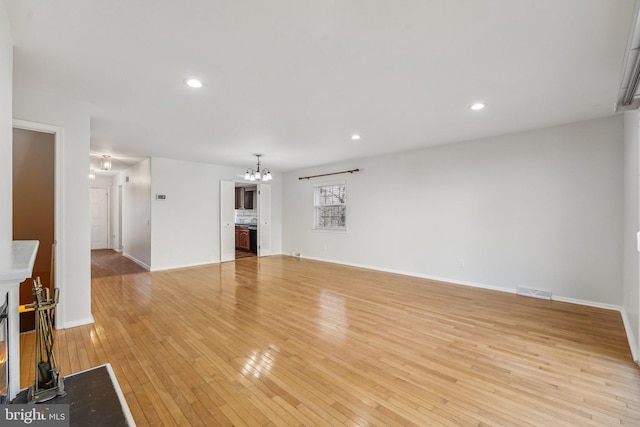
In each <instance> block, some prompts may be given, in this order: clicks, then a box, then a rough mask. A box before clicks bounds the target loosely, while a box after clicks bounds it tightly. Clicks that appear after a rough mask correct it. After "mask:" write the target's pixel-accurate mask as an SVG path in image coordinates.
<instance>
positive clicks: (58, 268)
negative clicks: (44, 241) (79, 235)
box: [12, 119, 66, 329]
mask: <svg viewBox="0 0 640 427" xmlns="http://www.w3.org/2000/svg"><path fill="white" fill-rule="evenodd" d="M12 127H13V128H17V129H24V130H30V131H34V132H41V133H49V134H53V136H54V144H55V160H54V181H55V182H54V190H53V191H54V195H53V197H54V212H53V221H54V222H53V239H54V242H55V243H56V244H55V247H54V277H55V286H56V287H57V288H59V289H60V303H59V304H58V306H57V307H56V316H55V327H56V329H64V319H65V317H66V316H65V309H66V304H65V299H66V298H65V297H66V293H65V292H64V283H65V277H66V272H65V265H66V257H65V253H66V251H65V242H64V239H62V236H64V235H65V227H64V218H65V209H64V185H63V184H64V183H63V177H62V171H63V170H64V157H63V153H64V140H65V134H64V128H63V127H60V126H53V125H47V124H44V123H38V122H32V121H27V120H20V119H13V123H12ZM59 239H60V240H59Z"/></svg>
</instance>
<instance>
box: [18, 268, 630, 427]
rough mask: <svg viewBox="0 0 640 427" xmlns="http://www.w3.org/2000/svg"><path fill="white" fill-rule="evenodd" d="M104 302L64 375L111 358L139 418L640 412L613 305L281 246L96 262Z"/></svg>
mask: <svg viewBox="0 0 640 427" xmlns="http://www.w3.org/2000/svg"><path fill="white" fill-rule="evenodd" d="M92 312H93V315H94V318H95V321H96V322H95V324H93V325H86V326H81V327H77V328H72V329H67V330H60V331H56V340H57V345H58V360H59V362H60V364H61V367H62V371H63V375H66V374H69V373H72V372H77V371H80V370H83V369H88V368H91V367H93V366H96V365H100V364H103V363H107V362H109V363H111V365H112V366H113V368H114V372H115V373H116V376H117V378H118V380H119V382H120V385H121V388H122V390H123V393H124V394H125V396H126V398H127V400H128V401H129V406H130V409H131V412H132V415H133V417H134V419H135V421H136V422H137V424H138V425H140V426H145V425H152V426H155V425H194V426H197V425H216V426H232V425H235V426H309V425H328V426H342V425H353V426H361V427H365V426H373V425H379V426H424V425H430V426H432V425H435V426H437V425H442V426H454V425H465V426H471V425H473V426H482V425H515V426H543V425H544V426H548V425H554V426H573V425H585V426H610V425H618V424H620V425H640V368H638V366H636V365H635V364H634V363H633V361H632V360H631V354H630V351H629V348H628V344H627V342H626V334H625V331H624V327H623V324H622V319H621V317H620V313H618V312H616V311H612V310H605V309H599V308H593V307H585V306H579V305H574V304H569V303H564V302H557V301H545V300H537V299H532V298H525V297H520V296H517V295H513V294H507V293H500V292H493V291H488V290H484V289H478V288H470V287H463V286H457V285H450V284H446V283H441V282H435V281H431V280H426V279H418V278H414V277H407V276H401V275H395V274H388V273H381V272H375V271H370V270H366V269H359V268H354V267H347V266H340V265H335V264H330V263H322V262H318V261H310V260H304V259H298V258H292V257H287V256H271V257H265V258H247V259H242V260H239V261H236V262H229V263H224V264H219V265H207V266H202V267H194V268H187V269H179V270H169V271H163V272H154V273H149V272H144V273H135V274H126V275H115V276H108V277H97V278H94V279H93V280H92ZM20 341H21V364H22V365H21V386H22V387H26V386H28V385H30V382H31V381H33V378H32V377H33V375H34V362H33V352H34V348H33V334H24V335H21V337H20Z"/></svg>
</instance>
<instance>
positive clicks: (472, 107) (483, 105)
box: [469, 102, 487, 110]
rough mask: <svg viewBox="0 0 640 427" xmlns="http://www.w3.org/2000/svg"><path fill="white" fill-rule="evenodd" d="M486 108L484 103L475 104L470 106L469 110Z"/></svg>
mask: <svg viewBox="0 0 640 427" xmlns="http://www.w3.org/2000/svg"><path fill="white" fill-rule="evenodd" d="M486 106H487V104H485V103H484V102H476V103H475V104H472V105H471V107H469V108H470V109H472V110H482V109H483V108H484V107H486Z"/></svg>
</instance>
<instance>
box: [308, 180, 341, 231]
mask: <svg viewBox="0 0 640 427" xmlns="http://www.w3.org/2000/svg"><path fill="white" fill-rule="evenodd" d="M346 194H347V192H346V186H345V185H340V184H338V185H326V186H322V187H316V188H315V205H316V209H315V210H316V212H315V216H316V218H315V226H316V227H317V228H345V227H346V211H347V206H346Z"/></svg>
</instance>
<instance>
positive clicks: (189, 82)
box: [184, 79, 202, 89]
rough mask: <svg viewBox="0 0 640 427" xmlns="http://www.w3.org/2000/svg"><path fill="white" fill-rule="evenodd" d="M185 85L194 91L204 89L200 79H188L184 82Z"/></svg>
mask: <svg viewBox="0 0 640 427" xmlns="http://www.w3.org/2000/svg"><path fill="white" fill-rule="evenodd" d="M184 84H186V85H187V86H189V87H192V88H194V89H198V88H201V87H202V82H201V81H200V80H198V79H187V80H185V81H184Z"/></svg>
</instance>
